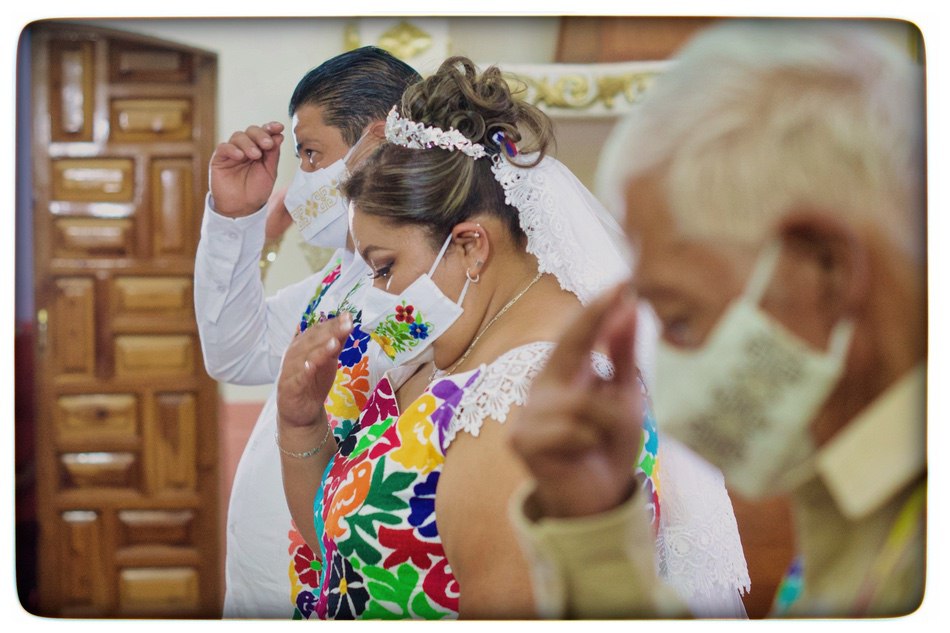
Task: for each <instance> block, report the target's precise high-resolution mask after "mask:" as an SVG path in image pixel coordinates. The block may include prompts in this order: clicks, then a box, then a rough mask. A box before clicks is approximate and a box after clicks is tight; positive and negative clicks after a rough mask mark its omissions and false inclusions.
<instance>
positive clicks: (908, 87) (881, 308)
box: [512, 20, 927, 617]
mask: <svg viewBox="0 0 950 633" xmlns="http://www.w3.org/2000/svg"><path fill="white" fill-rule="evenodd" d="M898 26H900V25H898ZM904 28H905V31H904V32H905V34H906V33H907V32H908V31H910V29H911V28H912V27H909V26H906V25H905V26H904ZM882 29H883V27H882V26H881V25H877V26H872V25H870V24H869V23H860V22H851V23H821V22H800V21H780V20H776V21H758V22H741V21H740V22H735V23H727V24H723V25H720V26H717V27H714V28H713V29H711V30H709V31H707V32H705V33H703V34H701V35H700V36H698V37H697V38H696V39H695V40H693V41H692V42H691V43H690V44H689V45H688V46H687V47H686V48H685V49H684V50H683V51H682V53H681V55H680V56H679V59H678V61H677V63H676V66H675V67H674V68H673V69H672V70H671V71H670V72H669V73H668V74H667V75H664V76H663V77H661V78H660V79H659V80H658V81H657V83H656V85H655V88H654V89H653V91H652V92H651V93H650V94H649V95H648V96H647V99H646V100H645V101H644V103H643V104H642V107H640V108H639V110H638V111H637V112H636V113H634V114H633V115H632V116H631V118H630V119H629V120H627V121H625V122H624V123H623V124H622V125H621V127H620V128H618V131H617V132H616V134H615V136H614V138H613V139H612V141H611V143H612V144H611V146H610V147H609V148H608V150H607V152H606V155H605V158H604V165H606V166H607V169H608V170H609V171H608V172H607V177H606V179H605V182H607V183H612V184H613V186H614V187H615V191H618V192H620V193H621V195H623V196H624V198H625V202H626V221H627V224H626V228H627V233H628V236H629V238H630V240H631V243H632V245H633V247H634V249H635V251H636V252H637V254H638V263H637V268H636V273H635V277H634V281H633V286H634V289H635V291H636V294H637V295H638V296H639V297H640V299H641V300H644V301H647V302H649V304H650V305H651V306H652V307H653V309H654V310H655V312H656V314H657V316H658V317H659V320H660V322H661V323H662V340H661V342H660V344H659V346H658V351H657V366H656V388H655V390H654V403H655V408H656V413H657V420H658V425H659V429H660V432H661V433H663V432H666V433H668V434H670V435H671V436H674V437H677V438H679V439H680V440H681V441H683V442H684V443H686V444H687V445H689V446H690V447H691V448H693V449H694V450H695V451H696V452H698V453H699V454H701V455H702V456H704V457H705V458H706V459H708V460H709V461H710V462H712V463H713V464H714V465H716V466H717V467H719V468H720V469H721V470H722V471H723V473H724V475H725V477H726V480H727V483H728V484H729V485H730V486H731V488H732V490H734V491H735V492H737V493H739V494H742V495H744V496H746V497H747V498H749V499H758V498H765V497H769V496H773V495H776V494H788V495H789V496H790V498H791V500H792V505H793V512H794V516H795V526H794V527H795V533H796V545H797V547H798V549H799V552H800V561H801V570H802V576H801V592H800V594H799V595H798V596H797V598H796V599H795V600H794V601H792V602H791V604H787V605H785V610H784V611H781V612H780V611H778V610H775V611H774V615H786V616H792V617H863V616H878V617H880V616H883V617H886V616H897V615H902V614H907V613H910V612H912V611H914V610H915V609H916V608H917V607H918V606H919V605H920V603H921V601H922V599H923V587H924V562H925V547H924V525H925V517H924V512H925V499H926V458H925V426H926V423H925V414H924V398H925V382H926V374H925V371H926V370H925V366H926V343H927V324H926V299H927V297H926V251H925V214H926V210H925V165H924V109H923V83H922V72H921V69H920V67H919V66H918V65H917V64H916V63H915V62H914V61H913V60H912V59H911V57H910V55H908V54H907V53H906V52H905V51H902V50H900V49H899V48H898V47H896V46H892V45H891V43H890V42H889V41H888V39H887V38H885V37H883V36H882V35H881V32H879V31H882ZM631 303H632V299H631V298H630V293H628V292H625V291H624V289H620V288H618V289H617V290H615V291H614V292H613V293H611V294H610V295H609V296H606V297H603V298H602V299H601V300H600V301H598V302H596V303H594V304H592V305H591V306H590V308H589V309H588V310H587V312H586V313H585V314H584V315H582V317H581V321H580V322H579V325H580V324H583V327H577V328H573V329H572V330H570V332H569V333H568V335H567V336H566V337H565V338H564V339H563V340H562V341H561V344H560V346H559V348H558V350H557V351H556V353H555V354H554V356H553V357H552V358H551V360H550V363H549V365H548V367H547V368H546V370H545V371H544V372H543V373H542V374H541V375H539V376H538V378H537V379H536V381H535V383H534V385H533V387H532V392H531V393H530V394H529V397H528V406H527V408H526V410H525V411H524V415H523V416H522V418H521V419H520V421H519V423H518V426H517V427H515V428H513V429H512V432H513V436H512V440H513V444H514V446H515V448H516V450H518V451H519V452H520V453H521V455H522V456H523V457H524V459H525V461H526V463H527V464H528V467H529V469H530V470H531V472H532V473H533V474H534V476H535V480H536V484H535V487H534V488H533V490H531V491H528V493H527V494H526V495H525V497H524V498H523V500H522V502H521V503H520V504H519V505H517V506H515V507H513V517H514V520H515V521H516V523H517V524H518V525H519V526H520V528H521V530H522V532H523V533H524V536H525V543H526V547H527V548H528V549H529V551H530V552H531V553H532V555H533V556H535V558H536V560H537V561H538V565H539V569H545V570H547V575H546V576H544V577H545V578H546V580H541V579H542V577H543V576H542V575H541V574H539V576H538V577H539V582H538V584H537V590H538V591H539V592H540V593H541V594H544V593H545V592H547V593H548V594H551V592H552V589H551V588H552V587H554V588H555V589H556V591H554V593H555V595H553V596H552V595H547V598H546V599H547V600H548V602H550V601H552V600H553V601H560V605H561V607H562V613H563V614H564V615H567V616H573V617H598V616H631V615H640V616H650V615H663V614H670V613H676V612H679V613H682V611H677V609H681V607H680V606H679V605H677V604H676V600H675V599H673V598H671V596H670V595H669V592H668V591H665V590H664V588H663V587H662V585H661V584H660V583H659V581H657V580H656V579H655V577H654V576H653V575H652V573H651V572H652V570H653V563H652V558H651V556H652V551H651V549H650V548H648V547H644V546H643V543H644V542H646V543H649V542H650V540H651V537H652V535H651V534H649V532H648V531H646V529H645V527H644V521H643V517H642V516H640V515H641V514H642V512H641V511H640V508H641V506H642V504H638V494H637V492H638V491H637V490H636V486H635V485H634V482H633V481H632V475H631V472H632V470H631V465H630V463H629V459H627V458H626V457H625V456H627V455H630V454H633V451H632V450H631V446H633V443H635V442H636V434H635V433H631V432H630V428H637V427H638V425H639V424H640V421H639V420H638V419H637V416H636V415H635V414H633V413H631V412H635V411H639V408H638V407H637V406H635V402H636V398H637V397H638V396H637V394H636V393H635V392H634V391H633V386H632V385H633V383H632V381H631V380H630V376H631V375H632V374H633V373H634V372H631V371H630V366H631V365H632V360H631V357H630V352H629V350H630V345H629V344H628V343H629V341H630V340H631V339H632V337H633V336H634V335H635V334H634V329H635V325H634V324H633V323H632V321H633V319H632V318H631V315H632V314H633V312H632V310H631V307H630V304H631ZM598 346H600V347H604V348H606V349H607V350H609V351H610V352H611V355H612V357H613V359H614V362H615V364H616V365H617V368H618V371H617V372H616V375H615V377H614V378H613V379H612V380H609V381H604V380H597V379H596V378H594V377H593V375H592V373H591V372H590V371H588V370H587V369H586V361H585V360H584V359H586V358H587V356H588V354H589V353H590V350H591V349H593V348H594V347H598ZM604 401H612V402H615V403H616V406H614V407H612V408H605V407H602V406H601V407H596V403H597V402H604ZM595 407H596V408H595ZM591 410H595V411H598V412H599V413H600V414H601V415H600V417H598V418H596V419H594V418H593V417H592V416H590V415H589V414H587V415H584V413H583V412H585V411H591ZM592 490H596V491H598V493H599V494H592V492H591V491H592ZM631 491H633V492H631ZM710 546H711V547H715V544H711V545H710ZM592 560H593V561H595V563H596V564H593V565H591V564H590V561H592ZM583 561H586V562H587V563H588V564H587V566H586V567H585V566H584V565H582V564H581V563H582V562H583ZM597 561H599V562H597ZM600 572H603V574H600ZM552 576H553V577H554V578H556V579H557V582H554V581H552V580H551V577H552ZM595 576H596V578H595ZM592 583H593V584H596V585H597V586H598V587H601V588H603V587H609V588H610V590H609V591H606V592H604V591H601V592H600V593H599V594H598V593H597V592H596V591H592V590H589V587H590V586H591V584H592Z"/></svg>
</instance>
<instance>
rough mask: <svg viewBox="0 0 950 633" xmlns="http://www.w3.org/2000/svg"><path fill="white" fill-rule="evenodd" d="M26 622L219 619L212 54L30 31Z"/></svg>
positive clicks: (123, 37)
mask: <svg viewBox="0 0 950 633" xmlns="http://www.w3.org/2000/svg"><path fill="white" fill-rule="evenodd" d="M29 36H30V49H31V56H32V99H33V127H32V134H33V139H32V147H33V159H32V169H33V214H34V231H35V243H34V248H35V250H34V253H35V266H34V271H35V289H36V306H37V327H38V335H37V350H36V363H35V367H36V372H35V377H36V383H35V388H36V394H37V401H36V414H37V417H36V424H37V437H38V438H39V439H38V440H37V443H36V462H37V475H38V479H37V497H38V503H37V505H38V508H37V511H38V516H39V522H40V545H39V572H38V573H39V580H38V583H39V604H40V611H41V613H40V614H41V615H45V616H53V617H58V616H62V617H126V616H133V617H134V616H148V617H154V616H157V617H162V616H169V617H189V618H190V617H217V616H218V615H219V613H220V606H219V605H220V596H221V578H220V576H221V571H220V545H219V543H220V535H219V524H218V501H217V497H218V470H217V462H218V458H217V434H216V426H217V415H216V403H217V389H216V385H215V383H214V382H213V381H212V380H211V379H210V378H208V376H207V374H206V372H205V370H204V367H203V365H202V361H201V352H200V348H199V343H198V338H197V329H196V325H195V318H194V308H193V298H192V272H193V267H194V254H195V248H196V245H197V240H198V232H199V222H200V217H201V210H202V208H203V202H202V201H203V197H204V195H205V193H206V191H207V189H206V188H207V165H208V161H209V159H210V155H211V151H212V149H213V143H214V134H215V130H214V116H215V113H214V103H215V82H216V64H217V61H216V58H215V56H214V55H213V54H210V53H206V52H203V51H199V50H194V49H189V48H184V47H182V46H179V45H175V44H169V43H165V42H160V41H156V40H153V39H148V38H142V37H138V36H133V35H130V34H125V33H121V32H115V31H108V30H103V29H97V28H91V27H87V26H85V25H81V24H79V25H69V24H65V23H59V24H57V23H53V22H46V23H43V22H41V23H37V24H34V25H32V26H31V27H30V29H29Z"/></svg>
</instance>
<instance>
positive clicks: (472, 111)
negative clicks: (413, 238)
mask: <svg viewBox="0 0 950 633" xmlns="http://www.w3.org/2000/svg"><path fill="white" fill-rule="evenodd" d="M398 111H399V114H400V116H401V117H402V118H403V119H410V120H412V121H415V122H417V123H423V124H425V125H427V126H434V127H438V128H441V129H442V130H446V131H447V130H449V129H450V128H454V129H456V130H458V131H459V132H461V133H462V134H464V135H465V137H466V138H468V139H469V140H471V141H472V142H473V143H479V144H481V145H483V146H484V147H485V151H486V152H487V153H488V156H487V157H482V158H479V159H473V158H471V157H470V156H467V155H466V154H464V153H462V152H460V151H456V150H447V149H441V148H437V147H433V148H429V149H410V148H407V147H402V146H400V145H394V144H392V143H383V144H382V145H381V146H380V148H379V149H377V150H376V152H375V153H374V154H373V155H372V156H371V157H370V158H368V159H367V160H366V162H365V163H363V165H362V166H361V167H360V168H359V169H357V171H356V172H355V173H354V174H353V175H352V176H351V177H350V178H349V179H348V180H347V181H346V182H345V183H344V185H343V186H342V188H341V189H342V193H343V195H344V196H345V197H346V198H348V199H349V200H350V201H351V202H353V203H354V204H355V205H356V206H357V207H358V208H359V210H360V211H361V212H363V213H368V214H370V215H374V216H380V217H384V218H388V219H389V220H391V221H392V222H393V223H394V224H396V225H405V224H414V225H419V226H423V227H425V228H426V229H427V231H428V233H429V235H430V237H431V238H432V242H433V244H435V245H436V246H439V245H441V243H442V242H443V241H444V240H445V238H446V236H447V235H448V234H449V233H450V232H451V230H452V227H454V226H455V225H456V224H458V223H459V222H464V221H465V220H467V219H468V218H470V217H472V216H474V215H476V214H478V213H487V214H490V215H493V216H496V217H498V218H500V219H501V220H502V221H503V222H504V224H505V226H506V227H507V229H508V231H509V233H510V236H511V238H512V240H513V241H514V242H515V243H516V244H519V245H524V243H525V240H526V238H525V235H524V232H523V231H522V230H521V227H520V225H519V222H518V211H517V209H515V208H514V207H512V206H510V205H508V204H506V203H505V193H504V191H503V189H502V187H501V185H500V184H499V183H498V181H496V180H495V177H494V175H493V174H492V171H491V167H492V159H493V158H494V157H495V156H497V155H498V154H501V156H502V157H504V159H506V160H510V157H509V156H508V154H507V153H506V152H505V151H504V150H503V148H502V147H499V145H498V144H497V143H496V142H495V141H493V140H492V136H493V135H495V133H496V132H499V131H501V132H503V133H504V134H505V135H506V136H507V138H508V140H509V141H510V142H512V143H514V144H516V145H517V146H518V153H519V156H518V164H519V165H531V166H533V165H535V164H537V163H538V162H540V160H541V158H543V157H544V155H545V153H546V152H547V150H548V146H549V145H550V144H551V143H552V142H553V138H554V135H553V130H552V125H551V120H550V119H549V118H548V117H547V115H545V114H544V113H543V112H541V110H539V109H538V108H536V107H534V106H532V105H530V104H528V103H525V102H523V101H521V100H519V99H517V98H515V97H513V96H512V94H511V89H510V88H509V86H508V83H507V82H506V81H505V79H504V78H503V77H502V73H501V71H500V70H499V69H498V68H497V67H496V66H491V67H489V68H488V69H486V70H485V71H484V72H482V73H481V74H478V72H477V70H476V68H475V65H474V64H473V63H472V61H471V60H469V59H467V58H465V57H451V58H449V59H447V60H445V62H443V63H442V65H441V66H440V67H439V70H438V71H437V72H436V73H435V74H434V75H432V76H430V77H428V78H426V79H424V80H422V81H420V82H418V83H416V84H413V85H411V86H410V87H409V88H407V89H406V91H405V93H403V96H402V101H401V103H400V104H399V106H398ZM535 152H537V156H536V157H533V158H532V160H531V161H529V162H525V159H524V158H523V155H524V154H532V153H535Z"/></svg>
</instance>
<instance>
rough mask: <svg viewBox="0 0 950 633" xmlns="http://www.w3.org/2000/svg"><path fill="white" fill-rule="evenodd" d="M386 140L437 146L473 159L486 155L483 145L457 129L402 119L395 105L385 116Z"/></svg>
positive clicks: (421, 147) (395, 142)
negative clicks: (474, 141)
mask: <svg viewBox="0 0 950 633" xmlns="http://www.w3.org/2000/svg"><path fill="white" fill-rule="evenodd" d="M386 140H387V141H389V142H390V143H392V144H393V145H401V146H403V147H408V148H410V149H429V148H432V147H439V148H442V149H447V150H456V151H459V152H462V153H463V154H465V155H466V156H471V157H472V158H475V159H479V158H481V157H482V156H488V152H486V151H485V146H484V145H481V144H479V143H473V142H472V141H470V140H469V139H468V138H466V137H465V135H464V134H462V133H461V132H459V131H458V130H456V129H453V128H449V129H448V131H446V130H443V129H442V128H438V127H433V126H428V125H425V124H423V123H416V122H415V121H410V120H409V119H404V118H402V117H401V116H399V112H397V111H396V106H393V108H392V110H390V111H389V115H388V116H387V117H386Z"/></svg>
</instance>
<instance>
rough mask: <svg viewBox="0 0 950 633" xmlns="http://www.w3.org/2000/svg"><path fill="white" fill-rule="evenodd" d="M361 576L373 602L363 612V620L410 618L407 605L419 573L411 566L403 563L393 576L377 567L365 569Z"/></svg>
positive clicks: (416, 583) (417, 581) (417, 582)
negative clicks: (365, 579)
mask: <svg viewBox="0 0 950 633" xmlns="http://www.w3.org/2000/svg"><path fill="white" fill-rule="evenodd" d="M363 575H364V577H365V578H367V579H368V580H367V583H366V586H367V588H368V589H369V593H370V595H371V596H372V597H373V602H372V603H371V605H370V606H369V607H367V610H366V611H364V612H363V617H364V618H379V619H384V620H390V619H407V618H409V617H411V616H412V614H411V613H410V611H409V604H410V601H411V598H412V592H413V591H415V590H416V587H417V586H418V584H419V572H418V571H416V569H415V568H414V567H413V566H412V565H409V564H408V563H403V564H402V565H400V566H399V568H398V569H397V570H396V574H395V575H394V574H393V573H392V572H390V571H388V570H386V569H381V568H379V567H366V568H365V569H364V570H363ZM383 603H387V604H383ZM387 605H388V606H387Z"/></svg>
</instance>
